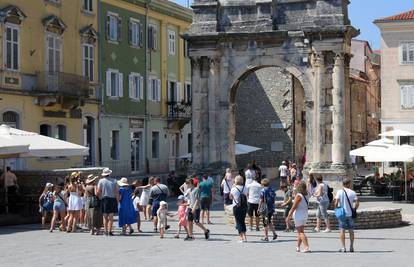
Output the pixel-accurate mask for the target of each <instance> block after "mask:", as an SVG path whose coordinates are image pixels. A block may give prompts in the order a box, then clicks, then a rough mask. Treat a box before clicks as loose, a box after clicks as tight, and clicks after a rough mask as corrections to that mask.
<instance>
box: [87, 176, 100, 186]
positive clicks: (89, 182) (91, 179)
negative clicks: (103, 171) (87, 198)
mask: <svg viewBox="0 0 414 267" xmlns="http://www.w3.org/2000/svg"><path fill="white" fill-rule="evenodd" d="M92 176H93V174H90V175H88V179H86V181H85V184H91V183H93V182H95V181H96V179H98V178H99V177H98V176H95V177H92Z"/></svg>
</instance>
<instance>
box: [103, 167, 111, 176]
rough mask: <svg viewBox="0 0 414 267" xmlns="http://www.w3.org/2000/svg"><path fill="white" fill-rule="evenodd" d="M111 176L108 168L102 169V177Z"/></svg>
mask: <svg viewBox="0 0 414 267" xmlns="http://www.w3.org/2000/svg"><path fill="white" fill-rule="evenodd" d="M111 174H112V171H111V170H110V169H109V168H105V169H103V171H102V174H101V175H102V176H109V175H111Z"/></svg>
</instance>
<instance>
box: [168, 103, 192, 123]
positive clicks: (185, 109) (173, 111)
mask: <svg viewBox="0 0 414 267" xmlns="http://www.w3.org/2000/svg"><path fill="white" fill-rule="evenodd" d="M167 105H168V118H169V119H182V120H190V119H191V103H184V102H175V101H171V102H167Z"/></svg>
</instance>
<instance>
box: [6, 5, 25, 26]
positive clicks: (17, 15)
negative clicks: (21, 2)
mask: <svg viewBox="0 0 414 267" xmlns="http://www.w3.org/2000/svg"><path fill="white" fill-rule="evenodd" d="M26 17H27V16H26V15H25V14H24V13H23V11H22V10H21V9H20V8H18V7H17V6H13V5H9V6H6V7H5V8H2V9H1V10H0V20H1V22H3V23H4V22H9V23H14V24H20V23H21V22H22V21H23V20H24V19H25V18H26Z"/></svg>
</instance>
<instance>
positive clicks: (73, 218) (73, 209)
mask: <svg viewBox="0 0 414 267" xmlns="http://www.w3.org/2000/svg"><path fill="white" fill-rule="evenodd" d="M78 175H79V174H78V173H72V175H71V177H70V180H69V186H68V192H69V201H68V213H69V220H68V229H67V232H68V233H70V232H72V233H74V232H76V228H77V225H76V224H77V222H78V221H79V218H80V210H81V209H82V200H81V191H82V188H81V187H82V186H81V185H80V184H79V183H78Z"/></svg>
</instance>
